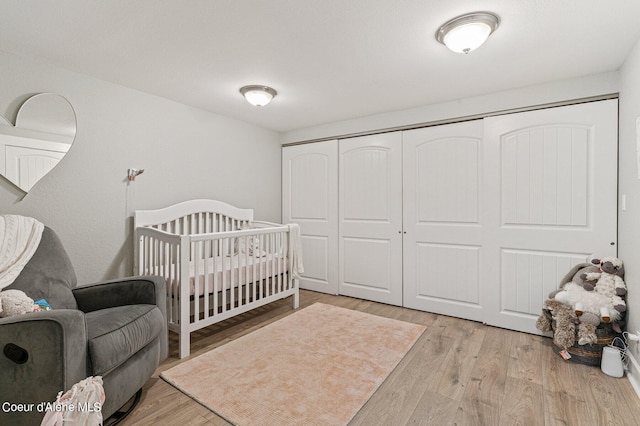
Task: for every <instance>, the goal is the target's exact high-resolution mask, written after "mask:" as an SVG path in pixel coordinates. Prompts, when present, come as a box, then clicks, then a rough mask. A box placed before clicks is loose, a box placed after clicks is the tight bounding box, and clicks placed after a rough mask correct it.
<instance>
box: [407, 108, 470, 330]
mask: <svg viewBox="0 0 640 426" xmlns="http://www.w3.org/2000/svg"><path fill="white" fill-rule="evenodd" d="M482 136H483V134H482V120H477V121H471V122H466V123H458V124H450V125H443V126H435V127H428V128H424V129H417V130H410V131H406V132H403V157H404V160H403V170H404V187H403V192H404V197H403V198H404V230H405V231H406V234H405V235H404V306H406V307H409V308H414V309H420V310H424V311H429V312H435V313H441V314H446V315H452V316H456V317H460V318H466V319H471V320H476V321H482V320H483V307H482V303H481V302H482V299H483V297H482V295H483V290H482V269H483V268H482V238H483V217H482V214H481V213H482V204H483V203H482V201H483V200H482V197H481V195H482V194H481V182H482V175H481V172H482V167H481V164H480V161H481V153H482Z"/></svg>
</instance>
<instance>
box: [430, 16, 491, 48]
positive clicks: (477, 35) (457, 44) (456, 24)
mask: <svg viewBox="0 0 640 426" xmlns="http://www.w3.org/2000/svg"><path fill="white" fill-rule="evenodd" d="M499 23H500V18H498V17H497V16H496V15H494V14H493V13H488V12H474V13H469V14H466V15H462V16H458V17H457V18H453V19H452V20H450V21H449V22H446V23H445V24H443V25H442V26H441V27H440V28H439V29H438V31H437V32H436V39H438V41H439V42H440V43H442V44H444V45H445V46H447V47H448V48H449V49H451V50H453V51H454V52H457V53H469V52H471V51H472V50H474V49H477V48H478V47H480V46H481V45H482V43H484V42H485V41H486V40H487V38H489V36H490V35H491V33H493V32H494V31H495V30H496V28H498V24H499Z"/></svg>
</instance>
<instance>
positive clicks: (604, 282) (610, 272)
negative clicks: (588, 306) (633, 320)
mask: <svg viewBox="0 0 640 426" xmlns="http://www.w3.org/2000/svg"><path fill="white" fill-rule="evenodd" d="M592 263H593V264H595V265H600V267H599V271H598V272H590V273H583V274H582V275H581V278H582V279H583V280H584V281H585V284H584V289H585V290H587V291H594V290H595V292H597V293H599V294H601V295H603V296H605V297H607V298H610V299H611V301H612V303H613V307H614V309H615V310H617V311H618V312H620V313H622V312H624V311H626V310H627V304H626V302H625V301H624V299H623V298H622V296H624V295H625V294H627V286H626V285H625V283H624V281H623V279H622V277H624V266H623V265H622V261H621V260H620V259H618V258H615V257H605V258H603V259H601V260H600V259H594V260H592ZM594 281H595V284H594Z"/></svg>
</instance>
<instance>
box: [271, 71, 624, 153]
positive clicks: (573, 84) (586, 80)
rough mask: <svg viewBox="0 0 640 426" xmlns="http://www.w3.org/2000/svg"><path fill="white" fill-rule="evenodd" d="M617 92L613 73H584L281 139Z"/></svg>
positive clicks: (298, 132) (316, 136)
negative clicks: (586, 74) (567, 78)
mask: <svg viewBox="0 0 640 426" xmlns="http://www.w3.org/2000/svg"><path fill="white" fill-rule="evenodd" d="M617 92H618V73H617V72H609V73H602V74H595V75H588V76H584V77H580V78H574V79H570V80H560V81H554V82H550V83H546V84H540V85H535V86H528V87H523V88H520V89H514V90H507V91H503V92H497V93H491V94H487V95H483V96H475V97H472V98H464V99H458V100H455V101H451V102H444V103H440V104H431V105H425V106H422V107H419V108H412V109H407V110H401V111H392V112H387V113H383V114H376V115H371V116H367V117H360V118H356V119H353V120H345V121H340V122H335V123H328V124H325V125H320V126H315V127H308V128H303V129H298V130H293V131H290V132H286V133H283V134H282V138H281V141H282V143H283V144H286V143H292V142H300V141H307V140H313V139H320V138H329V137H331V138H333V137H337V136H343V135H349V134H352V133H359V132H366V131H372V130H380V129H388V128H393V127H399V126H407V125H415V124H419V123H429V122H434V121H438V120H446V119H451V118H457V117H465V116H470V115H476V114H486V113H491V112H497V111H504V110H509V109H514V108H521V107H527V106H532V105H543V104H547V103H553V102H560V101H566V100H570V99H579V98H585V97H590V96H598V95H606V94H611V93H617Z"/></svg>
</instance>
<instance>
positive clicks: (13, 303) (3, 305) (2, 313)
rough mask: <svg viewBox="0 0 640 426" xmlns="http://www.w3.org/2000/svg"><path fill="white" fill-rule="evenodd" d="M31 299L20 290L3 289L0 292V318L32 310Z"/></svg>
mask: <svg viewBox="0 0 640 426" xmlns="http://www.w3.org/2000/svg"><path fill="white" fill-rule="evenodd" d="M33 310H34V304H33V299H32V298H30V297H29V296H27V295H26V294H25V293H24V292H23V291H21V290H4V291H1V292H0V318H6V317H12V316H14V315H21V314H26V313H27V312H33Z"/></svg>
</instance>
